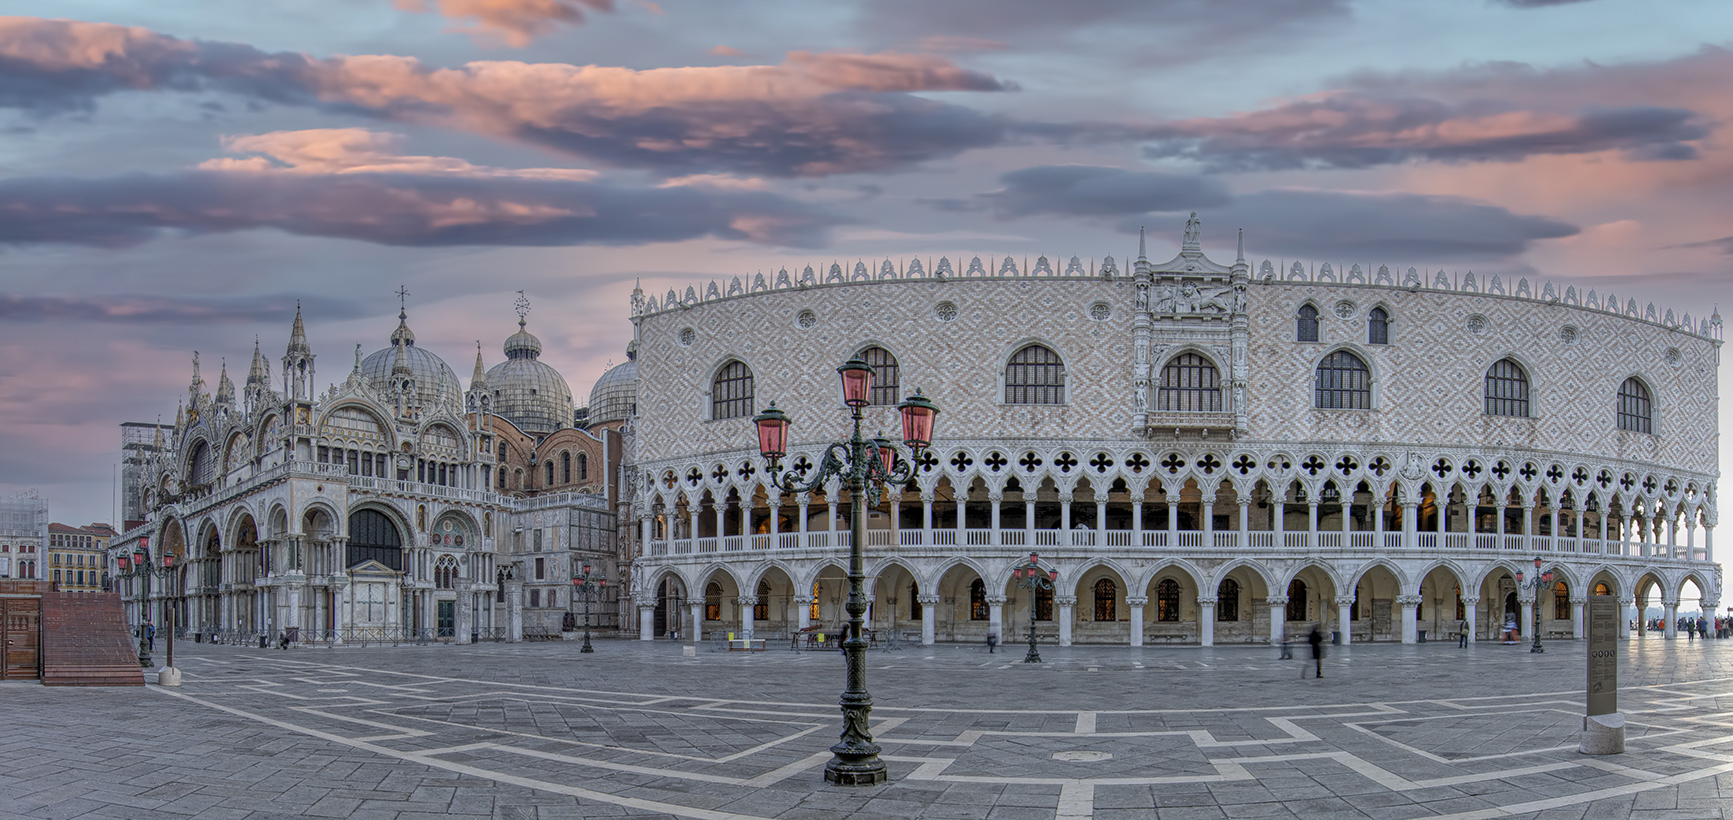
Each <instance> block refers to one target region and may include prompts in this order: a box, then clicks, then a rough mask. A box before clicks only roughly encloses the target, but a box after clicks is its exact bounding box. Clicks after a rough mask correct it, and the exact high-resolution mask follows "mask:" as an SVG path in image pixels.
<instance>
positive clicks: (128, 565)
mask: <svg viewBox="0 0 1733 820" xmlns="http://www.w3.org/2000/svg"><path fill="white" fill-rule="evenodd" d="M131 569H132V559H130V558H128V557H126V556H124V555H122V556H120V571H121V572H128V571H130V570H131Z"/></svg>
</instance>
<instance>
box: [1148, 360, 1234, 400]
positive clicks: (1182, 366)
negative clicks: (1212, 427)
mask: <svg viewBox="0 0 1733 820" xmlns="http://www.w3.org/2000/svg"><path fill="white" fill-rule="evenodd" d="M1155 409H1157V410H1160V411H1164V412H1165V411H1175V410H1177V411H1180V412H1198V413H1220V412H1221V411H1222V383H1221V377H1220V375H1219V374H1217V372H1216V368H1215V365H1213V364H1210V362H1209V360H1208V359H1205V358H1204V357H1202V356H1199V355H1197V354H1196V353H1182V354H1180V355H1178V356H1175V357H1173V360H1172V361H1169V362H1168V363H1167V366H1165V367H1163V368H1162V369H1161V382H1160V386H1159V387H1158V388H1156V391H1155Z"/></svg>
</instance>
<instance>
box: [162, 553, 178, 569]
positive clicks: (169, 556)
mask: <svg viewBox="0 0 1733 820" xmlns="http://www.w3.org/2000/svg"><path fill="white" fill-rule="evenodd" d="M162 565H163V568H164V569H168V568H170V567H173V566H174V565H175V557H174V553H172V552H165V553H163V554H162Z"/></svg>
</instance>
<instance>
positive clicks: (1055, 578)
mask: <svg viewBox="0 0 1733 820" xmlns="http://www.w3.org/2000/svg"><path fill="white" fill-rule="evenodd" d="M1047 580H1049V581H1052V582H1054V583H1059V570H1056V569H1050V570H1047Z"/></svg>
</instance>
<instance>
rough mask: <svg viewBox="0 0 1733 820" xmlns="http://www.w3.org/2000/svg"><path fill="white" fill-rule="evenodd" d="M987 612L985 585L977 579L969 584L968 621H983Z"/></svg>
mask: <svg viewBox="0 0 1733 820" xmlns="http://www.w3.org/2000/svg"><path fill="white" fill-rule="evenodd" d="M988 614H989V613H988V612H987V584H986V582H984V581H982V580H981V579H979V578H976V579H975V580H974V581H971V582H970V583H969V620H971V621H985V620H987V619H988V618H987V616H988Z"/></svg>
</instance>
